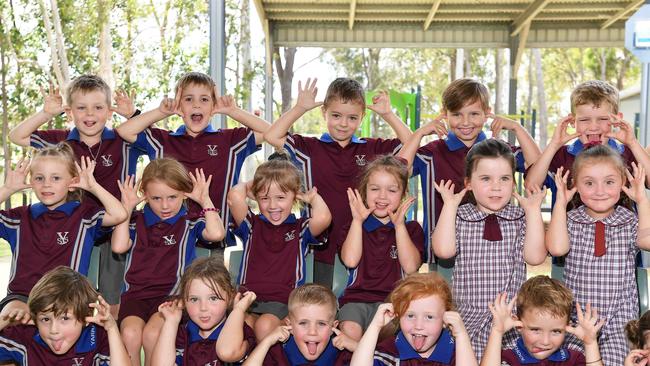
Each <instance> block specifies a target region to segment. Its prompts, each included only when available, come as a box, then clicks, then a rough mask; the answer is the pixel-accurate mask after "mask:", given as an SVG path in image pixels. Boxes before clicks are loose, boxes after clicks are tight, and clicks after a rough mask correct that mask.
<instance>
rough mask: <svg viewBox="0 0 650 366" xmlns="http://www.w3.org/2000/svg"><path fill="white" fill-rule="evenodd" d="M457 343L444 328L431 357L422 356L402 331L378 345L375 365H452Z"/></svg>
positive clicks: (374, 360) (454, 361)
mask: <svg viewBox="0 0 650 366" xmlns="http://www.w3.org/2000/svg"><path fill="white" fill-rule="evenodd" d="M455 359H456V344H455V343H454V338H452V336H451V334H450V333H449V331H448V330H446V329H443V330H442V333H440V337H439V338H438V342H436V345H435V348H434V349H433V352H432V353H431V355H429V357H427V358H422V356H420V354H419V353H418V352H417V351H416V350H415V349H414V348H413V347H412V346H411V345H410V344H409V342H408V341H407V340H406V337H405V336H404V333H402V331H399V333H397V335H396V336H393V337H390V338H387V339H385V340H383V341H382V342H381V343H379V344H378V345H377V348H376V349H375V355H374V358H373V365H374V366H420V365H422V366H424V365H429V366H452V365H456V360H455Z"/></svg>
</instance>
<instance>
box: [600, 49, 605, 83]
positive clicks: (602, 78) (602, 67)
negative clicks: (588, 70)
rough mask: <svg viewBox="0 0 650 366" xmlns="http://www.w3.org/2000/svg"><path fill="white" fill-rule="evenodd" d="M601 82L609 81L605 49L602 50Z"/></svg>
mask: <svg viewBox="0 0 650 366" xmlns="http://www.w3.org/2000/svg"><path fill="white" fill-rule="evenodd" d="M599 51H600V80H607V52H606V50H605V49H604V48H601V49H600V50H599Z"/></svg>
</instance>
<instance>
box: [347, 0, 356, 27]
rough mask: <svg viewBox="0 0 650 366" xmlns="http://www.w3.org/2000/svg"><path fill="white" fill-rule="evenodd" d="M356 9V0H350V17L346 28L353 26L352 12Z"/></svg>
mask: <svg viewBox="0 0 650 366" xmlns="http://www.w3.org/2000/svg"><path fill="white" fill-rule="evenodd" d="M356 11H357V0H352V1H351V2H350V18H349V19H348V28H349V29H352V27H354V13H356Z"/></svg>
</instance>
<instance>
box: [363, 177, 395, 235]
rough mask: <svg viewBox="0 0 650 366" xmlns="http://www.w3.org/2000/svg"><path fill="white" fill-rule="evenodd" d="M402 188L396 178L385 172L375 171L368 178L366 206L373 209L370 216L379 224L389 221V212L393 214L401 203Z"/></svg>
mask: <svg viewBox="0 0 650 366" xmlns="http://www.w3.org/2000/svg"><path fill="white" fill-rule="evenodd" d="M402 195H403V188H402V186H401V185H400V182H399V181H398V180H397V178H396V177H395V176H394V175H392V174H390V173H388V172H386V171H385V170H377V171H375V172H373V173H371V174H370V176H369V177H368V185H367V186H366V204H367V205H368V206H369V207H375V210H374V211H373V212H372V214H373V215H374V216H375V217H376V218H378V219H379V220H380V221H381V222H383V223H387V222H388V221H389V220H390V217H389V216H388V213H389V212H395V210H397V208H398V207H399V205H400V202H401V201H402Z"/></svg>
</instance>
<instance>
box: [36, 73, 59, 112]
mask: <svg viewBox="0 0 650 366" xmlns="http://www.w3.org/2000/svg"><path fill="white" fill-rule="evenodd" d="M40 89H41V95H42V96H43V112H45V113H47V114H49V115H52V116H58V115H59V114H61V112H63V97H62V96H61V92H60V90H59V88H55V87H54V84H52V82H51V81H50V88H49V90H48V92H45V90H43V88H42V87H41V88H40Z"/></svg>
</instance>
